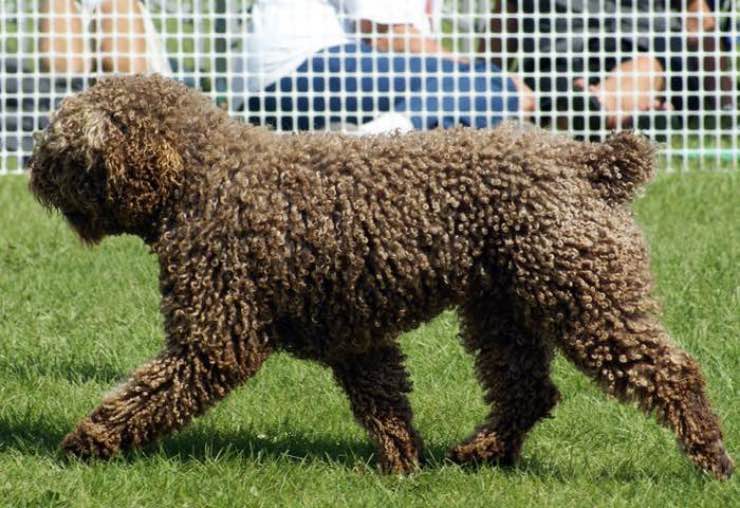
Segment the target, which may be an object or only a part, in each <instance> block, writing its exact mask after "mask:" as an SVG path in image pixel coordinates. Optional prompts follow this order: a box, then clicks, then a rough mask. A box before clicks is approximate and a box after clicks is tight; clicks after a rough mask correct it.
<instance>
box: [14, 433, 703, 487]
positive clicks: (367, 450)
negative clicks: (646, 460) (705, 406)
mask: <svg viewBox="0 0 740 508" xmlns="http://www.w3.org/2000/svg"><path fill="white" fill-rule="evenodd" d="M73 427H74V425H73V424H70V423H69V422H66V421H64V422H63V421H60V420H58V419H53V418H52V419H48V420H38V419H37V420H33V421H28V422H11V421H8V420H6V419H2V418H0V452H7V451H10V450H15V451H18V452H21V453H23V454H29V455H42V456H43V455H46V456H49V457H50V458H52V459H53V460H54V461H55V462H58V463H59V464H60V465H61V466H64V465H65V464H69V463H70V462H69V460H68V459H66V458H64V457H63V456H62V455H61V453H60V451H59V443H60V442H61V441H62V439H63V438H64V435H65V434H66V432H68V431H70V430H72V428H73ZM287 434H288V435H287V436H286V437H281V438H275V437H272V438H270V437H265V436H262V435H259V434H258V435H254V434H250V433H249V432H246V431H245V432H228V431H226V432H224V431H217V432H215V433H214V432H212V431H210V430H208V429H202V428H193V429H189V430H185V431H182V432H180V433H177V434H174V435H172V436H169V437H167V438H165V439H164V440H163V441H160V442H158V443H157V444H155V445H151V446H149V447H147V448H145V449H143V450H139V451H136V452H130V453H125V454H123V456H121V457H120V458H118V459H115V461H116V462H117V463H119V464H120V463H124V464H126V463H128V464H133V463H136V462H138V461H141V460H144V461H147V460H149V459H153V458H157V457H160V458H166V459H167V460H168V462H171V463H180V464H188V463H193V462H196V463H206V462H211V461H214V460H228V459H236V460H238V461H245V462H252V463H254V464H262V463H270V462H275V463H281V462H282V463H285V462H289V463H294V464H312V465H316V464H319V465H324V466H330V467H331V466H334V467H337V466H338V467H341V468H345V469H348V470H352V469H357V468H358V467H360V468H368V469H371V470H374V469H375V467H376V466H375V465H376V457H375V449H374V447H373V446H372V444H371V443H370V442H369V441H365V440H350V439H344V438H340V439H327V438H324V437H321V436H311V437H307V436H305V435H303V434H302V433H301V431H297V430H296V431H288V432H287ZM446 451H447V448H446V447H445V446H440V445H429V446H427V447H426V448H425V454H424V460H425V464H424V469H426V470H439V469H441V468H447V467H449V468H451V469H453V470H455V471H459V472H462V473H463V474H470V475H474V474H478V473H480V472H483V471H485V470H487V469H496V470H497V471H501V472H502V473H503V474H505V475H506V476H512V477H519V478H521V477H531V478H537V479H539V480H549V481H556V482H558V483H563V484H567V483H570V482H572V481H573V480H574V478H577V477H581V479H582V478H583V477H584V475H585V476H587V477H588V478H590V480H591V481H616V482H619V483H631V482H635V481H644V480H650V481H657V480H659V479H660V478H663V479H665V478H666V476H669V477H670V476H674V477H685V475H686V474H689V475H691V473H690V472H689V470H690V469H692V468H691V467H690V466H689V465H688V464H686V467H685V468H681V469H680V470H675V471H666V470H664V469H663V470H660V471H658V470H656V471H652V470H651V469H650V467H649V466H648V465H646V466H645V467H644V468H642V467H639V468H635V467H630V466H628V465H625V464H618V463H617V462H618V461H617V459H616V458H615V463H614V464H609V463H606V464H603V465H599V466H598V467H597V468H593V469H589V468H588V466H585V467H584V464H583V463H582V462H581V461H576V462H573V463H566V464H563V463H560V462H558V461H556V460H554V459H550V458H549V457H532V456H527V455H525V457H524V458H523V459H522V460H521V461H520V462H519V464H517V465H516V466H513V467H503V468H499V467H497V466H493V465H488V464H483V465H477V466H463V467H459V466H455V465H452V464H451V463H450V462H448V461H447V460H446V459H445V454H446ZM588 453H589V450H588V449H584V450H583V454H584V455H588ZM695 474H696V475H697V476H700V475H699V473H698V472H695ZM707 481H710V479H708V478H707Z"/></svg>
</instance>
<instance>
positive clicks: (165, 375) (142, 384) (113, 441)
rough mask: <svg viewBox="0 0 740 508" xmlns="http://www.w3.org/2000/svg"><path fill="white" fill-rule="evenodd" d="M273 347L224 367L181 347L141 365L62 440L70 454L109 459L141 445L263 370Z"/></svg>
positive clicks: (205, 354)
mask: <svg viewBox="0 0 740 508" xmlns="http://www.w3.org/2000/svg"><path fill="white" fill-rule="evenodd" d="M267 356H268V351H266V350H263V351H253V354H252V356H251V359H250V362H249V365H248V366H246V367H247V368H245V369H240V370H239V371H238V372H237V371H234V370H232V371H229V370H222V369H220V368H219V367H218V366H217V365H216V362H215V361H214V360H215V357H212V356H211V355H209V354H208V353H207V352H203V351H197V350H195V349H187V348H181V349H175V350H171V351H167V352H165V353H163V354H161V355H160V356H159V357H158V358H157V359H155V360H153V361H151V362H149V363H148V364H146V365H144V366H143V367H141V368H139V369H138V370H137V371H136V372H135V373H134V375H133V376H132V378H131V379H130V380H129V381H128V382H127V383H126V384H124V385H123V386H122V387H120V388H119V389H117V390H115V391H114V392H113V393H112V394H111V395H109V396H108V397H106V399H105V400H104V401H103V403H102V404H101V405H100V406H99V407H98V408H97V409H95V411H93V413H92V414H91V415H90V416H88V417H87V418H85V419H84V420H82V422H80V423H79V424H78V426H77V428H76V429H75V430H74V431H73V432H72V433H70V434H69V435H67V437H66V438H65V439H64V441H63V442H62V448H63V450H64V451H65V453H68V454H71V455H75V456H77V457H80V458H85V459H86V458H108V457H110V456H112V455H113V454H115V453H116V452H118V451H119V450H125V449H129V448H134V447H139V446H142V445H144V444H146V443H148V442H151V441H153V440H154V439H156V438H157V437H159V436H161V435H164V434H167V433H169V432H171V431H173V430H175V429H177V428H180V427H182V426H183V425H185V424H186V423H188V422H189V421H190V420H191V419H192V418H193V417H194V416H197V415H199V414H201V413H203V412H204V411H205V410H206V409H207V408H208V407H210V406H211V405H213V404H214V403H215V402H217V401H218V400H220V399H222V398H223V397H225V396H226V394H227V393H228V392H229V391H230V390H231V388H233V387H235V386H236V385H238V384H239V383H240V382H242V381H243V380H244V379H246V377H248V376H250V375H251V374H253V373H254V372H256V371H257V369H258V368H259V366H260V365H261V364H262V362H263V361H264V360H265V358H266V357H267Z"/></svg>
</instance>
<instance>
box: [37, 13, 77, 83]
mask: <svg viewBox="0 0 740 508" xmlns="http://www.w3.org/2000/svg"><path fill="white" fill-rule="evenodd" d="M40 14H41V18H40V20H39V32H40V33H41V35H40V37H39V51H40V52H41V53H42V57H41V65H42V68H43V69H44V70H46V71H50V70H51V71H55V72H71V73H77V74H80V73H84V72H87V71H88V70H89V67H88V65H87V62H86V61H85V54H84V53H85V36H84V27H83V26H82V17H81V15H80V11H79V8H78V7H77V4H76V3H75V2H74V1H73V0H48V1H45V2H43V3H42V4H41V8H40Z"/></svg>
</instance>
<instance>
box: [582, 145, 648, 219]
mask: <svg viewBox="0 0 740 508" xmlns="http://www.w3.org/2000/svg"><path fill="white" fill-rule="evenodd" d="M655 152H656V149H655V145H654V144H653V143H652V142H651V141H650V140H649V139H648V138H646V137H645V136H642V135H640V134H637V133H634V132H628V131H623V132H618V133H615V134H612V135H610V136H609V138H608V139H607V140H606V141H605V142H603V143H594V144H593V145H592V150H589V155H588V157H587V160H586V161H585V162H586V167H585V168H584V169H585V173H584V174H583V176H584V177H585V178H586V179H588V180H589V181H590V182H591V185H592V186H593V188H594V190H596V192H597V193H598V194H599V195H600V196H601V197H602V198H603V199H604V200H606V201H607V202H608V203H610V204H613V205H619V204H622V203H626V202H628V201H631V200H632V199H633V198H634V197H635V194H636V193H637V192H638V191H639V189H640V188H641V187H642V186H643V185H644V184H645V183H647V182H648V181H650V180H651V179H652V178H653V176H654V174H655Z"/></svg>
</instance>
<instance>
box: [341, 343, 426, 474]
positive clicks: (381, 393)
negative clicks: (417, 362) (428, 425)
mask: <svg viewBox="0 0 740 508" xmlns="http://www.w3.org/2000/svg"><path fill="white" fill-rule="evenodd" d="M403 359H404V357H403V354H402V353H401V351H400V350H399V349H398V347H397V346H395V345H393V346H387V347H384V348H382V349H377V350H374V351H368V352H365V353H361V354H356V355H351V356H347V357H343V358H342V359H338V360H335V361H334V362H332V369H333V371H334V375H335V377H336V379H337V381H338V382H339V384H340V385H341V386H342V388H344V390H345V392H346V393H347V396H348V397H349V401H350V405H351V408H352V412H353V413H354V415H355V418H356V419H357V421H358V422H359V423H360V424H361V425H362V426H363V427H365V429H366V430H367V431H368V433H369V434H370V437H371V438H372V439H373V441H374V442H375V444H376V445H377V447H378V452H379V456H380V457H379V461H380V468H381V469H382V470H383V471H384V472H388V473H406V472H410V471H413V470H414V469H416V468H418V466H419V459H420V456H421V449H422V444H421V439H420V438H419V436H418V434H417V433H416V431H415V430H414V428H413V426H412V424H411V418H412V413H411V406H410V405H409V401H408V398H407V396H406V394H407V393H408V392H410V391H411V382H410V381H409V376H408V373H407V372H406V369H405V367H404V365H403Z"/></svg>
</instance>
